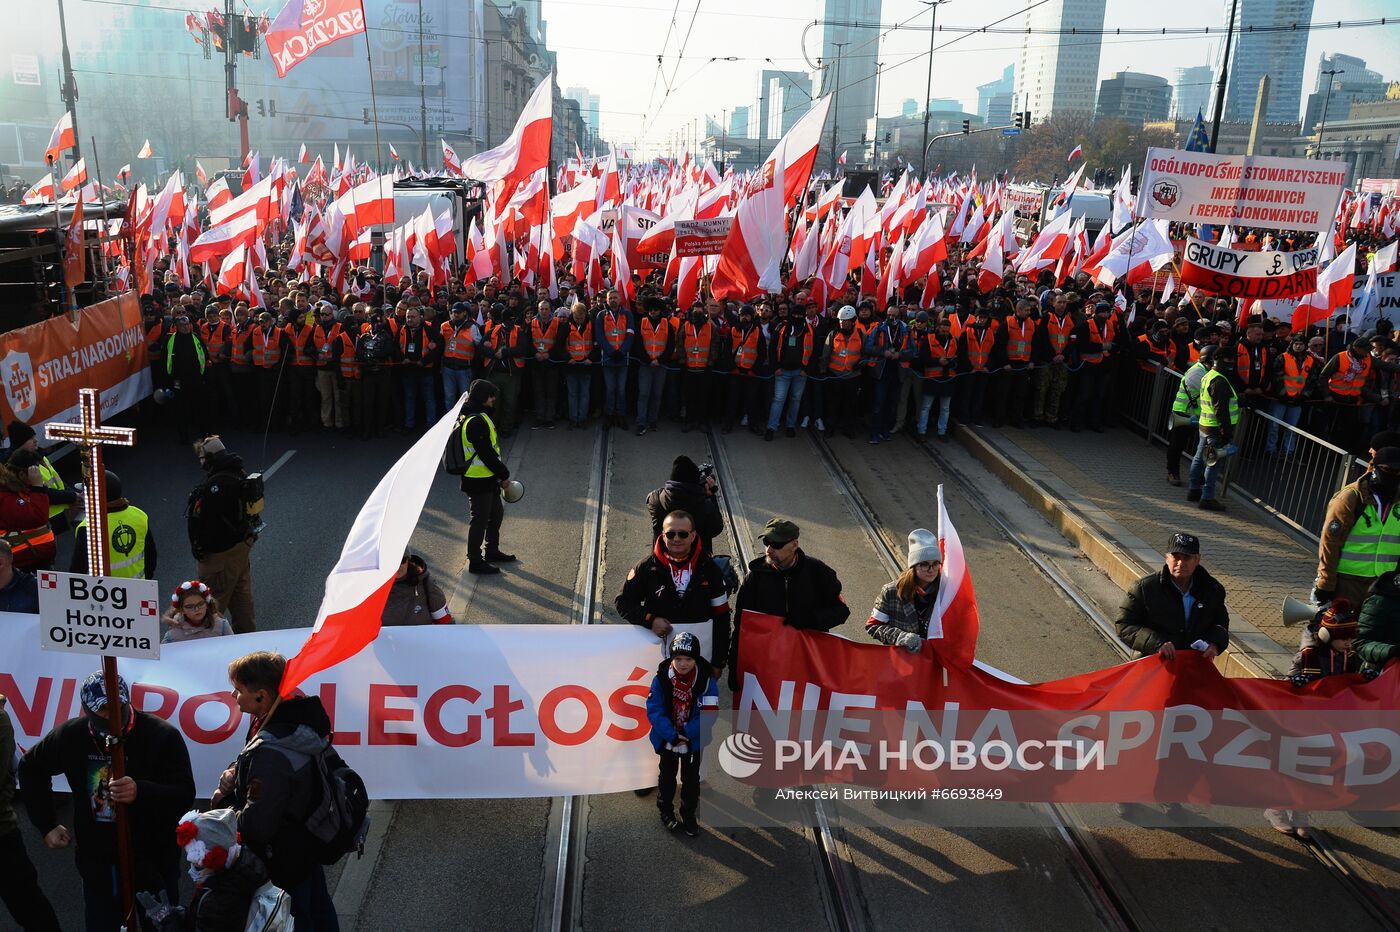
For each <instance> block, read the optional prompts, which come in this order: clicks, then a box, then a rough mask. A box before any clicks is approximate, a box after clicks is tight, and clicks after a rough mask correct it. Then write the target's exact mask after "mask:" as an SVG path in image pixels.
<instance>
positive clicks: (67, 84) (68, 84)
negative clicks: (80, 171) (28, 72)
mask: <svg viewBox="0 0 1400 932" xmlns="http://www.w3.org/2000/svg"><path fill="white" fill-rule="evenodd" d="M58 35H59V38H60V39H61V40H62V42H63V88H62V90H61V92H60V93H61V96H62V97H63V106H64V107H65V108H66V109H67V110H68V112H69V113H71V114H73V151H72V152H71V153H70V154H69V156H68V158H69V160H70V163H71V164H73V165H76V164H78V159H80V158H82V156H83V152H82V145H83V143H82V139H83V136H82V133H80V132H78V82H77V81H76V80H74V78H73V60H72V58H70V57H69V55H68V20H67V19H66V18H65V17H64V15H63V0H58ZM54 180H55V182H56V181H57V180H58V179H57V178H55V179H54ZM54 200H58V197H57V195H55V197H54Z"/></svg>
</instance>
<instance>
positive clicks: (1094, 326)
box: [1079, 318, 1113, 365]
mask: <svg viewBox="0 0 1400 932" xmlns="http://www.w3.org/2000/svg"><path fill="white" fill-rule="evenodd" d="M1085 324H1086V325H1087V326H1088V327H1089V333H1090V334H1091V335H1092V336H1093V338H1094V339H1093V342H1095V343H1097V344H1099V347H1100V349H1099V352H1097V353H1081V354H1080V356H1079V361H1080V362H1087V363H1090V364H1092V365H1098V364H1099V363H1101V362H1103V349H1102V347H1103V344H1104V341H1106V340H1108V339H1109V334H1110V333H1111V331H1112V329H1113V322H1112V321H1109V323H1108V325H1107V326H1106V327H1104V332H1103V334H1102V335H1100V333H1099V322H1098V321H1097V320H1094V319H1092V318H1090V319H1089V320H1087V321H1085Z"/></svg>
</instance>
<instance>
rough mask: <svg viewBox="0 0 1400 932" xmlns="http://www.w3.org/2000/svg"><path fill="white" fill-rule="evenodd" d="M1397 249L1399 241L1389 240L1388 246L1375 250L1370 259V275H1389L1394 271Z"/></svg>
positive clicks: (1399, 245) (1399, 244)
mask: <svg viewBox="0 0 1400 932" xmlns="http://www.w3.org/2000/svg"><path fill="white" fill-rule="evenodd" d="M1397 248H1400V240H1391V242H1390V245H1388V246H1384V247H1382V248H1380V249H1377V250H1376V254H1375V255H1373V256H1372V257H1371V272H1372V274H1375V275H1389V274H1390V273H1391V272H1394V271H1395V267H1396V258H1397V255H1396V253H1397Z"/></svg>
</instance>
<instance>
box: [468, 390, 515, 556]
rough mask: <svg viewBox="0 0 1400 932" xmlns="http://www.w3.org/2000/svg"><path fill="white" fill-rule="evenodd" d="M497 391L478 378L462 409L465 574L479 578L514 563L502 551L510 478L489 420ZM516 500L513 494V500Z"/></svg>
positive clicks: (498, 440)
mask: <svg viewBox="0 0 1400 932" xmlns="http://www.w3.org/2000/svg"><path fill="white" fill-rule="evenodd" d="M499 392H500V390H499V389H498V388H497V387H496V386H495V384H493V383H492V382H488V381H487V380H486V379H477V380H476V381H474V382H472V383H471V385H470V386H469V387H468V388H467V403H466V405H464V406H463V408H462V416H463V421H462V428H461V434H460V438H461V442H462V453H463V457H464V459H465V461H466V469H465V470H464V471H463V472H462V491H463V492H466V493H467V496H468V498H469V500H470V501H471V513H472V518H471V524H470V525H469V526H468V528H467V559H468V562H467V572H469V573H476V574H477V575H481V576H485V575H489V574H492V573H499V572H500V571H501V570H500V568H499V567H497V566H496V564H497V563H514V562H515V555H514V554H511V553H503V552H502V551H501V521H502V520H503V519H504V518H505V508H504V506H503V505H502V504H501V494H502V492H506V491H510V489H509V487H510V485H511V479H510V470H509V469H507V468H506V464H505V463H504V462H502V461H501V440H500V437H499V435H498V434H497V433H496V422H495V421H494V420H493V419H492V417H491V415H492V414H493V413H494V412H495V410H496V397H497V395H498V394H499ZM512 494H513V493H512ZM518 498H519V495H515V498H514V499H512V500H515V499H518ZM483 542H484V543H485V545H486V553H485V554H484V555H483V554H482V552H481V545H482V543H483Z"/></svg>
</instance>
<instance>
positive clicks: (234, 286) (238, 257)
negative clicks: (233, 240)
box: [214, 244, 248, 295]
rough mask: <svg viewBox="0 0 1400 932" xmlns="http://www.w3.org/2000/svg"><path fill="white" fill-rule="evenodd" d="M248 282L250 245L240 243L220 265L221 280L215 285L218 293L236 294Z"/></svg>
mask: <svg viewBox="0 0 1400 932" xmlns="http://www.w3.org/2000/svg"><path fill="white" fill-rule="evenodd" d="M247 283H248V247H247V245H246V244H240V245H239V246H238V248H237V249H235V250H234V251H233V252H231V253H229V254H228V255H227V256H226V257H224V261H223V264H222V265H220V266H219V281H218V284H216V285H215V286H214V291H215V293H216V294H230V295H231V294H234V293H235V292H238V291H241V290H242V289H243V286H244V285H246V284H247Z"/></svg>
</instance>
